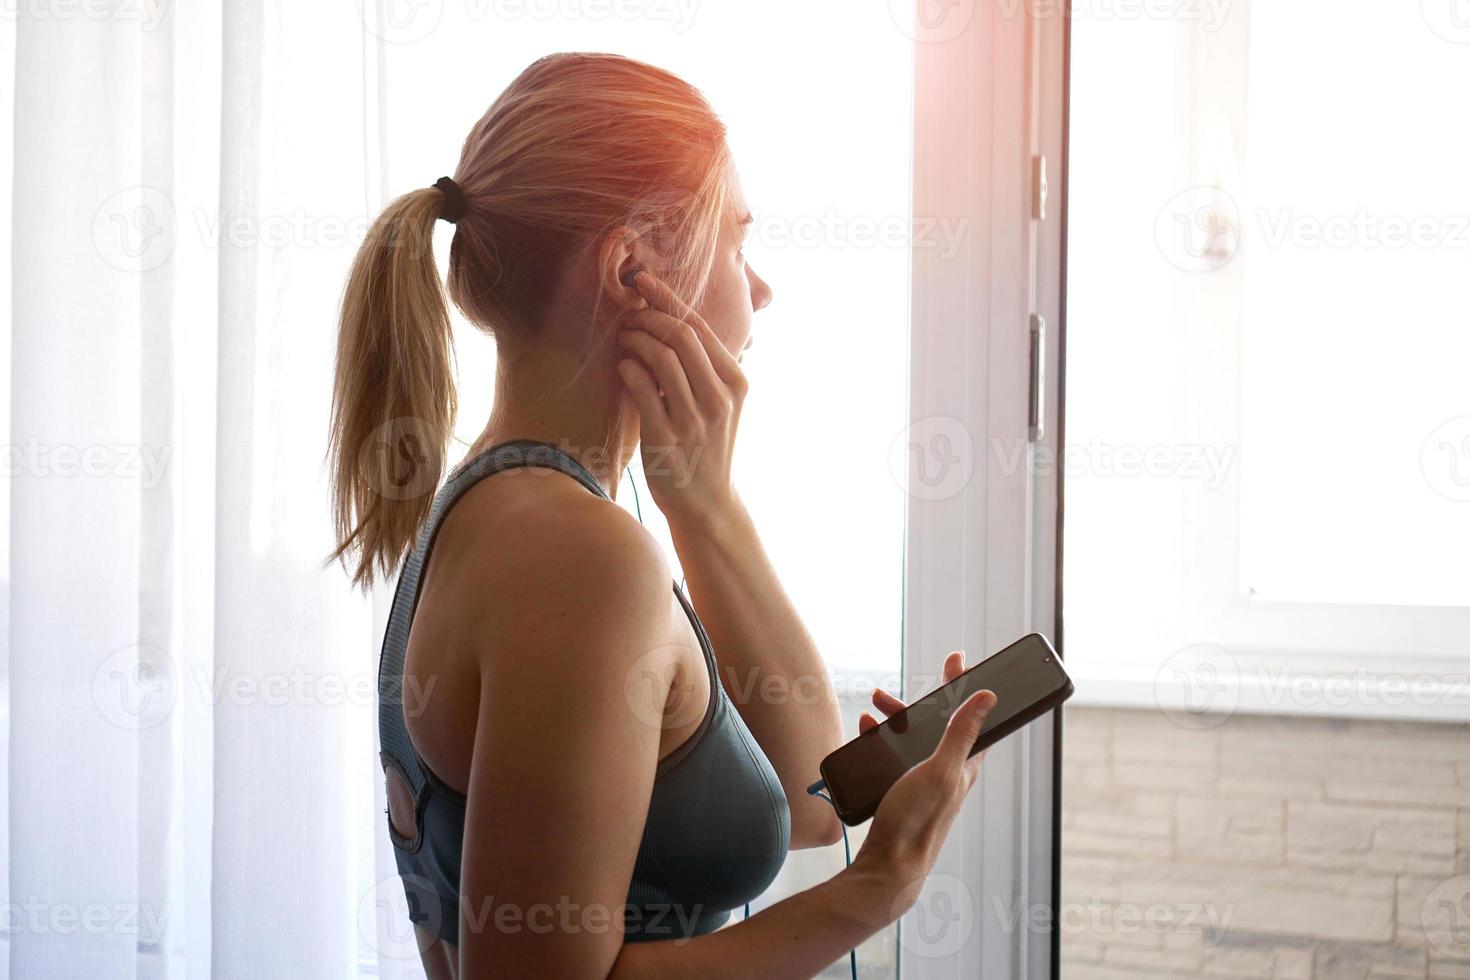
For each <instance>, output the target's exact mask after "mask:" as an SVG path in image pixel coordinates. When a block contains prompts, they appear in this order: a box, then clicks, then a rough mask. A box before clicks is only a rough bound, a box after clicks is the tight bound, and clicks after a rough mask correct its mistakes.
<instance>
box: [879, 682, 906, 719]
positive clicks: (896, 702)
mask: <svg viewBox="0 0 1470 980" xmlns="http://www.w3.org/2000/svg"><path fill="white" fill-rule="evenodd" d="M873 707H875V708H877V709H878V710H879V711H881V712H883V714H884V716H885V717H886V716H888V715H892V714H894V713H895V712H899V711H902V710H903V709H904V708H906V707H908V705H907V704H905V703H904V702H903V701H902V700H900V699H899V698H896V697H894V696H893V695H892V694H889V693H888V692H887V691H885V690H883V689H882V688H874V689H873Z"/></svg>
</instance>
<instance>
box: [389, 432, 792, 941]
mask: <svg viewBox="0 0 1470 980" xmlns="http://www.w3.org/2000/svg"><path fill="white" fill-rule="evenodd" d="M517 466H542V467H550V468H552V469H557V470H560V471H561V472H563V473H565V474H567V475H569V476H572V477H575V478H576V479H577V480H578V481H579V482H580V483H581V484H582V485H583V486H584V487H586V488H587V489H588V490H589V491H591V492H592V493H595V494H598V495H599V496H601V497H604V498H607V496H608V495H607V494H606V493H605V492H604V491H603V489H602V486H601V485H600V484H599V483H598V482H597V480H596V478H595V477H593V476H592V474H591V473H589V472H588V471H587V470H586V469H585V468H583V467H582V465H581V464H580V463H578V462H577V461H576V460H575V459H573V458H572V457H571V456H569V455H567V454H566V453H565V452H563V451H562V450H561V449H559V448H558V447H556V446H553V445H551V444H549V443H544V442H535V441H532V440H526V439H521V440H516V441H513V442H506V443H501V444H500V445H498V446H494V447H492V448H490V449H488V450H486V451H485V452H484V453H481V454H480V455H479V456H476V457H475V458H474V459H472V460H470V461H469V462H468V463H466V464H465V465H464V466H462V467H461V468H460V469H459V470H458V471H457V472H455V473H454V474H453V475H452V476H450V478H449V480H448V481H447V482H446V483H445V485H444V486H443V488H442V489H440V491H439V494H438V496H437V497H436V498H435V500H434V505H433V508H432V510H431V512H430V516H429V519H428V521H427V522H426V524H425V525H424V528H423V530H422V531H421V532H420V535H419V540H418V544H417V546H416V547H415V548H414V549H413V552H412V553H411V554H410V555H409V557H408V559H407V560H406V561H405V562H404V566H403V571H402V572H401V573H400V575H399V578H398V588H397V591H396V592H395V594H394V597H393V608H392V611H391V613H390V614H389V617H388V629H387V634H386V636H385V637H384V640H383V656H382V660H381V661H380V663H379V667H378V734H379V739H380V742H381V747H382V751H381V753H380V755H381V759H382V763H383V767H384V769H385V771H386V770H387V769H388V768H390V767H391V768H393V769H395V770H397V771H398V772H399V773H400V774H401V775H402V777H403V778H404V780H405V781H406V782H407V783H408V786H409V789H410V791H411V792H412V793H413V797H414V813H413V817H414V834H413V836H412V837H408V836H404V835H402V834H399V833H398V832H397V831H395V830H394V829H393V825H392V822H391V821H390V822H389V825H388V834H389V836H390V838H391V839H392V841H393V847H394V854H395V856H396V858H397V863H398V874H399V877H400V878H401V879H402V881H403V887H404V892H405V894H406V895H407V898H408V909H409V918H410V919H412V920H413V922H414V923H415V924H417V925H419V926H422V927H424V928H425V929H427V930H428V931H429V932H430V933H431V934H433V935H434V936H436V937H438V938H440V939H445V940H448V941H449V942H451V943H455V944H458V943H459V927H460V916H459V911H460V903H459V900H460V892H459V870H460V857H461V851H462V848H463V845H464V822H465V797H464V796H463V794H461V793H458V792H456V791H455V790H453V789H451V788H450V787H449V786H447V785H445V784H444V782H443V781H442V780H440V779H439V778H438V777H437V776H435V775H434V773H433V772H431V771H430V770H429V767H428V766H426V765H425V764H424V763H423V760H421V759H420V758H419V756H418V753H417V752H416V751H414V747H413V743H412V742H411V741H410V740H409V737H408V728H407V725H406V722H405V720H404V715H403V700H404V699H403V686H404V685H403V663H404V655H405V652H406V651H407V649H408V634H409V629H410V627H411V626H412V625H413V616H414V610H415V607H416V606H417V605H418V598H419V586H420V576H421V574H422V572H423V568H424V564H425V562H426V561H427V560H428V556H429V551H430V549H431V548H432V547H433V544H434V537H435V535H436V534H437V533H438V530H439V526H440V524H441V523H442V522H443V520H444V516H445V515H446V514H447V513H448V512H449V509H450V508H451V507H453V506H454V504H455V502H456V501H457V500H458V499H459V498H460V497H461V496H463V495H464V493H465V491H467V490H469V489H470V487H472V486H474V485H475V484H476V483H478V482H479V481H480V480H483V479H484V478H485V477H487V476H490V475H492V474H494V473H499V472H500V471H502V470H506V469H511V468H514V467H517ZM609 499H610V498H609ZM674 594H675V595H676V596H677V597H678V599H679V602H680V604H682V605H683V607H684V611H685V612H686V613H687V614H688V616H689V621H690V622H691V623H692V624H693V625H694V632H695V633H696V634H697V635H698V637H699V645H700V648H701V649H702V650H703V652H704V659H705V663H706V664H707V665H708V667H709V679H710V703H709V707H708V708H707V709H706V711H705V715H704V718H703V720H702V721H701V722H700V725H699V728H698V729H697V730H696V731H695V732H694V734H693V735H692V736H690V737H689V739H688V740H687V741H685V742H684V743H683V744H682V745H680V746H679V747H678V748H677V749H675V750H674V752H673V753H672V754H670V755H669V756H668V757H667V758H665V759H662V760H661V761H660V762H659V764H658V769H657V771H656V774H655V778H654V783H653V794H652V796H651V798H650V799H649V805H648V818H647V821H646V823H645V824H644V827H643V838H642V842H641V843H640V845H639V848H638V857H637V860H636V862H635V864H634V866H633V879H632V882H631V883H630V885H629V887H628V898H627V904H626V905H625V906H623V909H622V915H623V924H624V931H625V940H626V941H628V942H638V941H644V940H653V939H673V938H687V937H689V936H694V935H699V934H702V933H706V932H709V931H711V930H713V929H717V928H719V927H720V926H722V925H724V924H725V922H726V921H727V920H728V919H729V917H730V911H731V910H732V909H735V908H738V907H739V906H740V905H742V904H744V903H745V902H748V901H749V900H751V899H752V898H754V897H756V896H757V895H759V894H761V893H762V892H763V891H765V889H766V888H767V886H769V885H770V883H771V882H772V881H773V880H774V879H775V877H776V873H777V872H778V871H780V869H781V865H782V863H783V862H784V861H785V859H786V851H787V848H788V846H789V844H790V839H791V814H790V810H789V809H788V806H787V800H786V794H785V792H784V791H783V790H782V788H781V783H780V782H779V781H778V780H777V778H776V774H775V772H774V771H773V770H772V769H771V764H770V761H769V760H768V759H767V758H766V755H765V753H764V752H762V751H761V747H760V745H759V744H757V742H756V740H755V738H754V737H753V736H752V735H751V733H750V730H749V729H748V728H747V727H746V726H745V722H744V721H743V720H742V719H741V717H740V714H739V712H738V711H737V710H736V709H735V706H734V705H733V704H732V703H731V702H730V699H729V697H728V695H727V694H726V693H725V690H724V687H723V686H722V685H721V684H720V681H719V677H718V675H717V674H716V671H715V655H714V650H713V649H712V648H711V646H710V642H709V637H708V636H707V635H705V632H704V626H703V625H702V624H701V623H700V621H699V617H698V616H697V615H695V612H694V607H693V606H691V605H690V603H689V600H688V598H687V597H686V596H685V595H684V592H683V590H682V589H681V588H680V587H679V586H678V585H677V584H675V585H674ZM466 737H468V733H467V734H466ZM547 776H548V778H554V774H553V773H548V774H547ZM503 804H504V805H505V806H516V805H517V803H516V801H515V800H505V801H503ZM589 832H590V831H589ZM552 846H554V844H553V845H552ZM465 907H466V909H467V911H469V912H471V913H472V914H473V913H474V910H475V909H476V903H475V902H474V901H469V902H466V903H465ZM614 914H616V911H614ZM470 921H476V920H470ZM492 923H493V918H492V919H491V920H488V921H487V922H486V924H485V926H483V927H485V928H493V925H492Z"/></svg>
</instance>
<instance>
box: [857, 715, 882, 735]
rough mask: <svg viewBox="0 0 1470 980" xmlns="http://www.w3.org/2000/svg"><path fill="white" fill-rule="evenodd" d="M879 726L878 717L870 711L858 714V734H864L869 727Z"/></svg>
mask: <svg viewBox="0 0 1470 980" xmlns="http://www.w3.org/2000/svg"><path fill="white" fill-rule="evenodd" d="M877 727H878V719H877V718H874V717H873V716H872V715H871V714H869V713H868V712H866V711H864V712H863V713H862V714H860V715H858V734H859V735H861V734H863V733H864V732H866V731H868V730H869V729H872V728H877Z"/></svg>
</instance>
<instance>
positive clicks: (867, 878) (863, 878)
mask: <svg viewBox="0 0 1470 980" xmlns="http://www.w3.org/2000/svg"><path fill="white" fill-rule="evenodd" d="M898 897H899V889H898V888H896V887H895V886H894V884H893V883H892V881H891V879H890V876H887V875H883V874H880V873H877V872H870V871H869V870H868V869H867V868H865V867H863V866H861V865H855V866H853V867H850V868H847V869H846V870H844V871H842V872H840V873H838V874H837V875H836V876H835V877H833V878H831V879H829V880H827V881H824V882H823V883H822V884H820V885H817V886H816V887H814V888H810V889H808V890H806V891H804V892H799V893H797V894H795V895H793V896H791V897H790V898H788V899H786V900H784V901H781V902H778V903H776V904H775V905H772V906H771V907H770V908H767V909H763V910H761V911H760V912H759V913H757V914H755V915H753V916H751V917H750V918H749V919H747V920H745V921H743V922H736V923H734V924H733V925H729V926H726V927H725V928H723V929H718V930H716V931H715V932H711V933H707V934H706V935H703V936H696V937H695V938H693V939H689V940H677V939H676V940H667V941H662V942H649V943H628V944H625V945H624V946H623V948H622V951H621V952H620V953H619V954H618V959H617V961H616V962H615V963H614V965H613V970H612V972H611V973H610V974H609V980H645V978H660V980H662V978H683V977H699V978H711V980H749V978H760V980H788V978H789V980H806V978H809V977H814V976H816V975H817V974H818V973H820V972H822V970H823V969H825V968H826V967H827V966H828V965H830V964H831V963H833V962H835V961H836V960H837V959H839V958H840V957H842V956H843V955H844V954H846V953H847V951H848V950H849V949H852V948H854V947H856V946H857V945H859V944H860V943H862V942H863V941H864V940H866V939H867V938H868V937H870V936H872V935H873V934H875V933H877V932H878V931H879V930H880V929H883V928H884V927H886V926H888V925H889V924H891V923H892V922H893V921H894V920H895V919H896V918H897V917H898V915H899V914H900V913H901V912H902V911H903V910H902V909H900V908H898V907H897V902H898Z"/></svg>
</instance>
